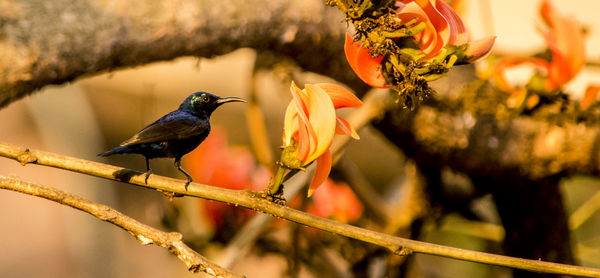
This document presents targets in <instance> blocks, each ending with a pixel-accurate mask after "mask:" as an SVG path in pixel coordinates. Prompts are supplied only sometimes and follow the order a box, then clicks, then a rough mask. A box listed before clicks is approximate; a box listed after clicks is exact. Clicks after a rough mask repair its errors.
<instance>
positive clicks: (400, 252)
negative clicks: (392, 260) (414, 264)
mask: <svg viewBox="0 0 600 278" xmlns="http://www.w3.org/2000/svg"><path fill="white" fill-rule="evenodd" d="M412 253H413V250H412V249H410V248H406V247H402V246H400V248H398V249H396V250H394V254H395V255H398V256H408V255H410V254H412Z"/></svg>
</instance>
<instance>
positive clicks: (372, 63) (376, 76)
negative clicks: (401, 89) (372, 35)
mask: <svg viewBox="0 0 600 278" xmlns="http://www.w3.org/2000/svg"><path fill="white" fill-rule="evenodd" d="M344 53H345V54H346V60H348V64H350V67H351V68H352V70H353V71H354V73H356V75H357V76H358V78H360V79H361V80H362V81H364V82H365V83H367V84H369V85H371V86H373V87H376V88H385V87H386V86H385V79H384V77H383V75H382V74H381V71H379V66H380V65H381V61H382V60H383V56H378V57H376V58H373V57H371V54H370V50H369V49H367V48H364V47H362V46H361V45H360V43H356V42H354V40H353V39H352V37H350V35H349V34H348V33H346V42H345V44H344Z"/></svg>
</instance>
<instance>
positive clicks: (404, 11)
mask: <svg viewBox="0 0 600 278" xmlns="http://www.w3.org/2000/svg"><path fill="white" fill-rule="evenodd" d="M396 7H397V9H396V14H397V16H398V18H399V19H400V21H401V22H402V24H401V25H404V24H407V23H409V22H411V21H413V20H415V19H416V20H417V22H416V24H424V26H425V28H424V29H423V30H422V31H420V32H418V33H417V34H416V35H414V36H413V39H414V40H416V42H417V44H418V45H419V48H420V50H421V52H422V54H420V55H417V56H415V59H425V60H430V59H433V58H435V57H436V56H438V55H440V54H441V55H443V54H444V53H442V50H443V49H444V48H445V47H446V46H450V45H452V46H463V45H465V44H466V45H467V47H466V51H465V52H464V53H462V54H464V59H462V60H461V61H460V62H463V63H472V62H475V61H477V60H479V59H482V58H484V57H485V56H487V55H488V54H489V53H490V51H491V49H492V46H493V44H494V41H495V39H496V37H495V36H492V37H487V38H484V39H480V40H477V41H469V35H468V33H467V28H466V27H465V24H464V23H463V21H462V19H461V18H460V17H459V16H458V14H457V13H456V12H455V11H454V10H453V9H452V8H451V7H450V6H449V5H448V4H446V3H444V2H443V1H441V0H405V1H396ZM416 24H415V25H416ZM344 50H345V54H346V59H347V60H348V63H349V64H350V66H351V67H352V69H353V70H354V72H355V73H356V74H357V75H358V77H359V78H360V79H362V80H363V81H365V83H367V84H369V85H371V86H373V87H379V88H383V87H385V85H384V83H385V80H384V77H383V75H382V74H381V72H380V71H379V65H380V64H381V61H382V60H383V56H378V57H372V55H371V54H370V50H368V49H366V48H363V47H362V46H361V44H360V43H355V42H354V41H353V40H352V38H351V37H350V35H346V42H345V46H344Z"/></svg>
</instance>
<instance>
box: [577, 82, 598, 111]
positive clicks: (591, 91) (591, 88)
mask: <svg viewBox="0 0 600 278" xmlns="http://www.w3.org/2000/svg"><path fill="white" fill-rule="evenodd" d="M598 93H600V85H588V87H587V89H586V90H585V94H584V95H583V100H581V103H580V104H579V109H581V110H582V111H584V110H587V109H588V108H589V107H590V106H592V104H594V102H596V98H597V97H598Z"/></svg>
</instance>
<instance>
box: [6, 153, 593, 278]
mask: <svg viewBox="0 0 600 278" xmlns="http://www.w3.org/2000/svg"><path fill="white" fill-rule="evenodd" d="M0 156H4V157H7V158H11V159H14V160H17V161H19V162H20V163H21V164H23V165H25V164H27V163H35V164H38V165H44V166H50V167H55V168H60V169H65V170H69V171H73V172H78V173H83V174H87V175H92V176H96V177H102V178H106V179H110V180H117V181H122V182H127V183H130V184H134V185H138V186H142V187H147V188H152V189H156V190H160V191H165V192H173V193H175V194H181V195H187V196H195V197H200V198H204V199H209V200H215V201H220V202H225V203H228V204H232V205H236V206H242V207H245V208H249V209H253V210H256V211H260V212H263V213H267V214H271V215H273V216H276V217H280V218H283V219H287V220H289V221H293V222H296V223H299V224H303V225H306V226H309V227H313V228H317V229H320V230H324V231H328V232H331V233H334V234H338V235H342V236H346V237H349V238H353V239H357V240H360V241H364V242H367V243H371V244H374V245H378V246H381V247H384V248H386V249H388V250H390V251H392V252H393V253H394V254H397V255H409V254H411V253H413V252H415V253H423V254H430V255H436V256H442V257H448V258H454V259H459V260H465V261H471V262H478V263H484V264H491V265H498V266H505V267H511V268H517V269H523V270H528V271H536V272H544V273H554V274H565V275H575V276H582V277H600V269H594V268H588V267H580V266H573V265H565V264H558V263H550V262H542V261H536V260H529V259H520V258H514V257H508V256H502V255H495V254H489V253H484V252H478V251H470V250H465V249H460V248H455V247H448V246H443V245H437V244H432V243H427V242H420V241H416V240H410V239H405V238H400V237H395V236H391V235H388V234H384V233H379V232H375V231H371V230H367V229H364V228H360V227H356V226H351V225H346V224H342V223H339V222H335V221H332V220H329V219H324V218H321V217H317V216H314V215H311V214H308V213H305V212H301V211H298V210H295V209H292V208H289V207H286V206H282V205H278V204H276V203H273V202H269V201H267V200H265V199H263V198H260V197H259V195H260V194H257V193H256V192H252V191H248V190H231V189H226V188H220V187H214V186H209V185H204V184H198V183H191V184H190V185H189V187H188V190H187V191H186V190H185V189H184V185H185V182H184V181H183V180H177V179H173V178H168V177H162V176H157V175H152V176H150V179H149V180H148V184H146V183H145V182H144V175H143V173H142V172H139V171H134V170H131V169H126V168H122V167H117V166H113V165H108V164H103V163H98V162H93V161H89V160H85V159H80V158H74V157H69V156H63V155H59V154H54V153H50V152H44V151H39V150H29V149H26V148H23V147H18V146H14V145H10V144H7V143H0Z"/></svg>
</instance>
